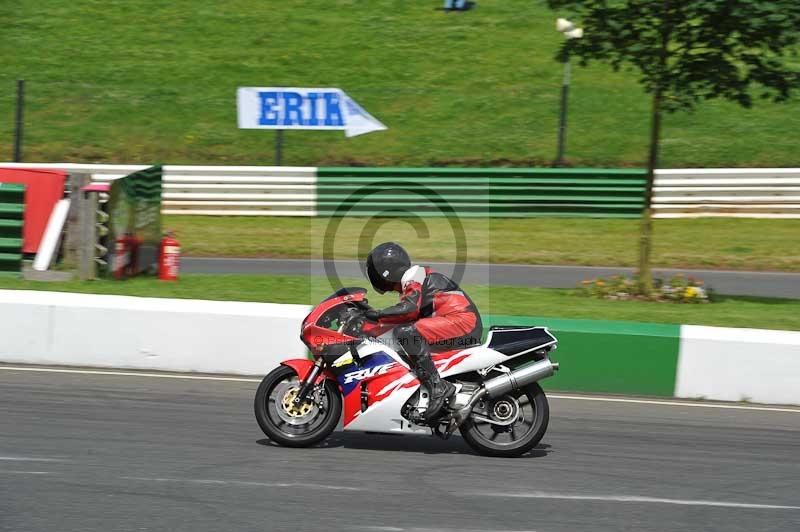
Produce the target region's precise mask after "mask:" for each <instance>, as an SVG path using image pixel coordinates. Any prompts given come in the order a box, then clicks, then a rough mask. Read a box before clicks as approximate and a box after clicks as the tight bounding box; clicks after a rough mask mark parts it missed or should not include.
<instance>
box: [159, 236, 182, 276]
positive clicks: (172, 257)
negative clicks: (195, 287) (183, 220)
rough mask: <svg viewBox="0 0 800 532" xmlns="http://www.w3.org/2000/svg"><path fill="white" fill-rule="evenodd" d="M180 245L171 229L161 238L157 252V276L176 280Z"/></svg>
mask: <svg viewBox="0 0 800 532" xmlns="http://www.w3.org/2000/svg"><path fill="white" fill-rule="evenodd" d="M180 260H181V245H180V243H179V242H178V241H177V240H175V237H174V236H173V235H172V231H169V232H167V234H165V235H164V238H162V239H161V246H160V247H159V253H158V278H159V279H161V280H162V281H177V280H178V270H179V269H180Z"/></svg>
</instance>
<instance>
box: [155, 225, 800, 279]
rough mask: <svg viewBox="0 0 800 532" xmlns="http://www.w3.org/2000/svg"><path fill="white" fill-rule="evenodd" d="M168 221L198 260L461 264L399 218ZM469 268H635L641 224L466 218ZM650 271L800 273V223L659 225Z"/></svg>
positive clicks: (428, 233) (446, 236) (430, 232)
mask: <svg viewBox="0 0 800 532" xmlns="http://www.w3.org/2000/svg"><path fill="white" fill-rule="evenodd" d="M337 221H340V222H341V223H340V225H339V226H338V228H337V229H336V230H335V231H333V230H330V231H329V229H331V226H330V221H329V220H327V219H324V218H313V219H310V218H283V217H253V218H249V217H216V216H165V217H164V227H165V228H170V229H174V230H175V231H176V233H177V236H178V238H179V240H180V241H181V244H182V248H183V251H184V253H187V254H189V255H195V256H210V257H216V256H222V257H224V256H230V257H283V258H320V257H322V249H323V247H322V243H323V241H324V240H325V239H331V240H332V241H333V242H334V245H333V246H332V247H333V249H334V250H335V256H336V258H339V259H357V258H360V259H363V258H364V255H365V254H366V252H368V251H369V249H370V246H371V245H372V243H373V242H381V241H384V240H394V241H397V242H401V243H402V244H403V245H404V246H406V247H407V248H408V249H409V251H410V252H411V254H412V256H413V257H414V258H415V260H418V261H425V260H428V261H455V260H456V258H457V255H456V251H457V249H458V245H456V243H455V242H454V237H453V234H454V233H453V229H452V227H451V225H450V223H449V222H448V221H447V220H445V219H439V218H428V219H425V220H424V230H423V231H422V232H421V233H418V232H417V229H416V228H415V226H413V225H412V224H411V223H410V222H409V221H407V220H403V219H389V218H386V219H374V220H368V219H359V218H344V219H341V220H337ZM460 223H462V224H463V228H464V233H465V235H466V239H465V240H466V241H465V247H466V251H467V255H468V256H467V259H468V260H469V261H471V262H481V263H486V262H492V263H510V264H573V265H587V266H635V265H636V260H637V252H638V251H637V245H638V234H639V222H638V220H602V219H579V218H574V219H553V218H533V219H463V220H460ZM654 244H655V247H654V250H653V264H654V265H656V266H662V267H674V268H712V269H713V268H719V269H734V270H737V269H738V270H784V271H800V220H750V219H730V218H728V219H722V218H700V219H684V220H656V221H655V235H654Z"/></svg>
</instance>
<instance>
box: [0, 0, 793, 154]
mask: <svg viewBox="0 0 800 532" xmlns="http://www.w3.org/2000/svg"><path fill="white" fill-rule="evenodd" d="M440 6H441V1H440V0H436V1H430V2H397V1H390V0H371V1H369V2H363V1H360V2H359V1H356V0H338V1H336V2H330V1H329V0H325V1H323V0H304V1H294V2H276V1H273V2H264V1H263V0H233V1H230V2H225V3H220V2H214V1H212V0H173V1H170V2H130V1H126V0H108V1H105V2H96V1H91V0H49V1H48V2H13V1H12V2H0V19H1V20H3V38H2V39H0V115H2V116H3V117H4V118H3V120H0V153H3V154H10V153H11V143H12V127H13V120H11V116H12V113H13V111H12V110H13V106H14V82H15V80H17V79H25V80H26V81H27V90H26V94H27V107H26V111H25V122H26V127H25V146H24V156H25V159H26V160H27V161H40V162H47V161H76V162H93V161H96V162H116V163H144V162H159V161H160V162H165V163H173V164H201V163H208V164H270V163H272V162H273V160H272V142H273V138H274V133H273V132H269V131H256V130H240V129H237V126H236V110H235V92H236V88H237V87H238V86H289V87H291V86H300V87H303V86H305V87H340V88H342V89H344V90H346V91H347V92H348V93H349V94H350V95H351V96H353V97H354V98H355V99H356V101H358V102H359V103H360V104H362V105H363V107H364V108H365V109H367V110H368V111H369V112H370V113H372V114H373V115H375V116H376V117H377V118H378V119H380V120H381V121H382V122H383V123H385V124H386V125H387V126H388V128H389V129H388V131H385V132H380V133H373V134H369V135H364V136H360V137H356V138H351V139H346V138H345V137H344V135H343V134H342V132H338V131H335V132H311V131H289V132H287V133H286V135H285V142H284V164H294V165H346V164H366V165H406V166H425V165H459V166H460V165H488V164H513V165H517V166H521V165H522V166H530V165H542V164H543V165H547V164H549V163H550V162H552V160H553V159H554V157H555V152H556V132H557V124H558V106H559V89H560V85H561V76H562V67H561V65H560V64H559V63H558V62H557V61H556V60H555V59H554V56H555V53H556V50H557V48H558V47H559V46H560V45H561V42H562V40H563V38H562V36H561V35H560V34H559V33H558V32H556V31H555V29H554V25H553V23H554V21H555V19H556V17H557V16H569V13H566V12H553V11H550V10H549V9H547V8H546V7H545V5H544V2H543V1H535V2H532V1H530V0H481V1H480V2H478V7H477V9H474V10H472V11H470V12H466V13H449V14H447V13H443V12H442V11H439V10H435V8H438V7H440ZM648 110H649V98H648V97H647V96H646V94H645V93H644V91H643V90H642V88H641V87H640V86H639V84H638V83H637V75H636V73H635V72H630V71H622V72H613V71H612V70H611V69H610V68H609V67H607V66H604V65H591V66H590V67H588V68H581V67H577V66H576V67H575V68H574V69H573V78H572V86H571V92H570V110H569V134H568V147H567V160H568V162H569V163H570V164H572V165H576V166H631V165H636V166H642V165H643V163H644V161H645V159H646V153H647V151H646V146H647V142H648V137H647V131H648ZM798 129H800V102H799V101H797V100H794V101H792V102H791V103H789V104H787V105H776V104H770V103H763V102H758V104H757V105H756V106H755V107H754V108H753V109H751V110H744V109H740V108H739V107H737V106H736V105H734V104H730V103H724V102H704V103H703V104H702V105H701V106H700V108H699V109H698V110H697V112H695V113H694V114H685V113H677V114H674V115H668V116H665V117H664V131H663V144H662V146H663V149H662V156H661V163H662V165H663V166H664V167H687V166H689V167H691V166H721V167H728V166H796V165H797V162H798V159H797V155H796V153H797V150H796V144H797V143H796V139H797V131H798ZM7 156H8V155H3V157H7Z"/></svg>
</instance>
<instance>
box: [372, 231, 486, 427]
mask: <svg viewBox="0 0 800 532" xmlns="http://www.w3.org/2000/svg"><path fill="white" fill-rule="evenodd" d="M367 276H368V277H369V280H370V282H371V283H372V286H373V287H374V288H375V290H377V291H378V292H380V293H381V294H383V293H384V292H389V291H395V292H399V293H400V303H398V304H397V305H394V306H392V307H389V308H385V309H383V310H376V309H369V310H367V311H366V314H365V316H366V318H367V319H368V320H370V321H376V322H378V323H384V324H400V325H398V327H396V328H395V329H394V335H395V337H396V338H397V340H398V342H399V343H400V345H401V346H403V349H405V351H406V354H408V356H409V359H410V362H411V365H412V367H413V369H414V373H415V374H416V375H417V378H418V379H419V380H420V382H422V383H423V384H424V385H425V386H426V387H427V388H428V390H429V391H430V394H431V396H430V400H429V401H428V408H427V409H426V411H425V414H424V420H425V421H430V420H432V419H435V418H436V417H437V415H438V414H439V412H440V411H441V409H442V407H444V404H445V401H446V400H447V399H449V398H450V397H452V396H453V394H454V393H455V390H456V388H455V386H454V385H453V384H452V383H450V382H448V381H446V380H444V379H442V378H441V377H440V376H439V372H438V371H437V370H436V366H435V365H434V363H433V359H432V358H431V348H433V349H434V350H448V349H463V348H466V347H467V346H470V345H473V344H476V343H479V342H480V338H481V332H482V330H483V326H482V324H481V317H480V314H478V309H477V308H476V307H475V304H474V303H473V302H472V300H471V299H470V298H469V296H467V294H465V293H464V291H462V290H461V288H459V286H458V284H456V283H455V282H454V281H453V280H452V279H450V278H449V277H447V276H445V275H442V274H441V273H438V272H434V271H433V270H431V269H430V268H427V267H423V266H416V265H415V266H412V265H411V258H410V257H409V255H408V253H407V252H406V250H405V249H403V248H402V246H400V245H399V244H395V243H394V242H384V243H383V244H380V245H378V246H377V247H376V248H375V249H373V250H372V251H371V252H370V254H369V256H368V257H367Z"/></svg>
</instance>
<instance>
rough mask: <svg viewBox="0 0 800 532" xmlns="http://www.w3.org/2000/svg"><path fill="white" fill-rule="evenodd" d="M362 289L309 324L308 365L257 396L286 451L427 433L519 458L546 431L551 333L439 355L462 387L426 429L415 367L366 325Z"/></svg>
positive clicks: (286, 367)
mask: <svg viewBox="0 0 800 532" xmlns="http://www.w3.org/2000/svg"><path fill="white" fill-rule="evenodd" d="M366 294H367V290H366V289H364V288H342V289H340V290H338V291H337V292H335V293H334V294H332V295H331V296H329V297H328V298H327V299H325V300H323V301H322V302H321V303H320V304H319V305H318V306H317V307H315V308H314V309H313V310H312V311H311V313H310V314H309V315H308V316H307V317H306V318H305V319H304V320H303V322H302V326H301V339H302V340H303V342H304V343H305V344H306V346H307V347H308V348H309V350H310V351H311V354H312V356H313V360H311V359H291V360H285V361H283V362H282V363H281V365H280V366H279V367H278V368H276V369H274V370H273V371H272V372H270V373H269V374H268V375H267V376H266V377H264V379H263V381H262V382H261V384H260V385H259V387H258V390H257V392H256V396H255V401H254V408H255V416H256V420H257V421H258V424H259V426H260V427H261V430H263V431H264V434H266V435H267V436H268V437H269V438H270V439H271V440H272V441H274V442H276V443H278V444H280V445H284V446H288V447H307V446H311V445H314V444H316V443H319V442H321V441H322V440H324V439H325V438H327V437H328V436H329V435H330V434H331V433H332V432H333V430H334V429H335V428H336V426H337V425H338V423H339V420H340V419H343V427H344V430H353V431H363V432H379V433H389V434H414V433H421V432H424V433H427V432H430V433H431V434H433V435H435V436H438V437H440V438H443V439H447V438H449V437H450V436H451V435H452V434H453V433H454V432H455V431H456V430H458V431H459V432H460V433H461V436H462V437H463V438H464V440H465V441H466V442H467V443H468V444H469V445H470V446H471V447H472V448H473V449H475V450H476V451H477V452H479V453H481V454H484V455H489V456H506V457H510V456H518V455H521V454H523V453H525V452H527V451H529V450H530V449H532V448H534V447H535V446H536V445H537V444H538V443H539V441H540V440H541V439H542V437H543V436H544V434H545V431H546V430H547V425H548V422H549V418H550V412H549V407H548V403H547V397H546V396H545V393H544V391H543V390H542V388H541V387H540V386H539V384H538V381H540V380H542V379H544V378H546V377H550V376H552V375H553V373H554V372H555V371H557V370H558V368H559V365H558V363H557V362H552V361H551V360H550V356H549V353H550V351H552V350H553V349H555V348H556V346H557V342H558V341H557V340H556V338H555V336H553V335H552V334H551V333H550V332H549V331H548V330H547V328H546V327H519V326H495V327H491V328H490V330H489V332H488V337H487V339H486V341H485V342H484V343H483V344H482V345H474V346H470V347H468V348H466V349H459V350H451V351H444V352H438V353H434V354H433V360H434V364H435V365H436V367H437V369H438V371H439V374H440V375H441V376H442V378H444V379H447V380H449V381H450V382H452V383H453V384H454V385H455V386H456V393H455V395H454V396H453V397H452V398H451V399H450V401H449V403H448V404H447V406H446V408H444V409H443V410H442V412H443V413H442V415H441V416H440V417H439V418H438V419H435V420H433V421H431V422H429V423H426V422H425V421H423V414H424V412H425V409H426V408H427V405H428V397H429V392H428V390H427V388H426V387H425V386H422V385H421V384H420V382H419V381H418V380H417V378H416V376H415V375H414V373H413V370H412V369H411V367H410V366H409V364H408V361H407V358H406V357H405V355H401V354H400V353H404V351H403V349H402V346H400V345H399V343H398V342H397V340H396V339H395V337H394V335H393V334H392V329H393V328H394V327H395V326H396V325H386V324H377V323H373V322H370V321H367V320H366V319H365V318H364V311H365V310H366V309H367V308H369V305H368V302H367V299H366Z"/></svg>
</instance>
